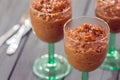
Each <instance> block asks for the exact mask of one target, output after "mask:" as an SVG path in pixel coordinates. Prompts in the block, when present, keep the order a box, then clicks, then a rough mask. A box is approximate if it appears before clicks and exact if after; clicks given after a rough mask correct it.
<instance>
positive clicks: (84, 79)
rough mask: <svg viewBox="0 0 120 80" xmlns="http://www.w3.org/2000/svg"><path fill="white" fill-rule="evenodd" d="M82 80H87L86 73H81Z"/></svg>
mask: <svg viewBox="0 0 120 80" xmlns="http://www.w3.org/2000/svg"><path fill="white" fill-rule="evenodd" d="M82 80H88V72H82Z"/></svg>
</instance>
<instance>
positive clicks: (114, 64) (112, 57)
mask: <svg viewBox="0 0 120 80" xmlns="http://www.w3.org/2000/svg"><path fill="white" fill-rule="evenodd" d="M111 53H112V54H110V53H107V56H106V58H105V60H104V62H103V64H102V65H101V68H102V69H105V70H110V71H113V70H120V53H119V52H118V51H117V50H114V51H113V52H111Z"/></svg>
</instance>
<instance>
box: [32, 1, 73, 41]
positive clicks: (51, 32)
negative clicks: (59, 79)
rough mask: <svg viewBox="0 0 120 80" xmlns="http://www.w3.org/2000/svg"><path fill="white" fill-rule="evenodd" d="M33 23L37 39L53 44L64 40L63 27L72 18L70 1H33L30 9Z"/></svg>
mask: <svg viewBox="0 0 120 80" xmlns="http://www.w3.org/2000/svg"><path fill="white" fill-rule="evenodd" d="M30 15H31V22H32V25H33V29H34V31H35V33H36V35H37V37H38V38H39V39H41V40H43V41H45V42H48V43H53V42H57V41H59V40H61V39H62V38H63V25H64V23H65V22H66V21H67V20H68V19H70V18H71V16H72V10H71V2H70V1H68V0H33V2H32V3H31V7H30Z"/></svg>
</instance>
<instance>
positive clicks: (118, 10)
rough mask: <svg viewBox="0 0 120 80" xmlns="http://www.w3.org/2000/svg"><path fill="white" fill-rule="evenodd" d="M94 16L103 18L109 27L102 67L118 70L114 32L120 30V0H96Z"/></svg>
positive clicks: (119, 67)
mask: <svg viewBox="0 0 120 80" xmlns="http://www.w3.org/2000/svg"><path fill="white" fill-rule="evenodd" d="M95 13H96V16H97V17H99V18H101V19H103V20H105V21H106V22H107V23H108V24H109V27H110V42H109V49H108V52H107V56H106V58H105V61H104V63H103V64H102V66H101V68H102V69H107V70H119V69H120V52H119V50H118V49H117V48H116V34H117V33H119V32H120V0H96V2H95Z"/></svg>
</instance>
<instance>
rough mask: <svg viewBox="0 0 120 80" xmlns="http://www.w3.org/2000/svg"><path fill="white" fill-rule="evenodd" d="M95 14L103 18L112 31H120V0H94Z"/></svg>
mask: <svg viewBox="0 0 120 80" xmlns="http://www.w3.org/2000/svg"><path fill="white" fill-rule="evenodd" d="M95 6H96V11H95V13H96V16H97V17H99V18H101V19H104V20H105V21H106V22H107V23H108V24H109V26H110V31H111V32H113V33H118V32H120V0H96V5H95Z"/></svg>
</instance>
